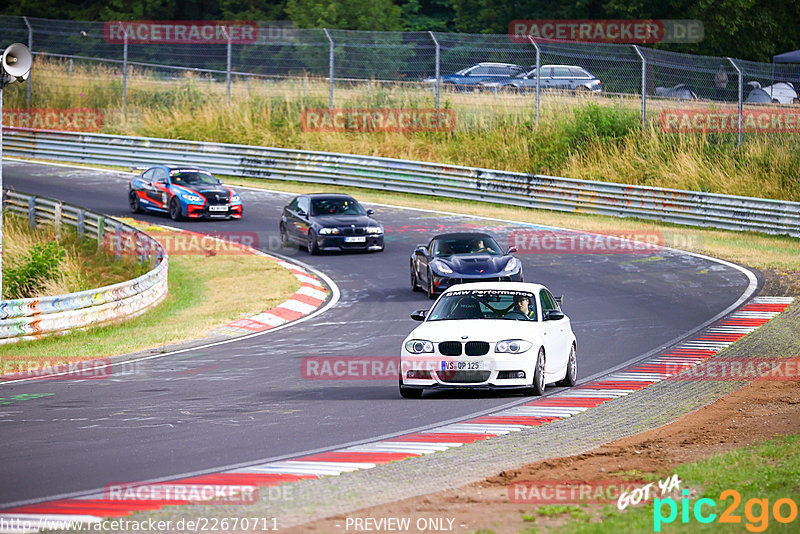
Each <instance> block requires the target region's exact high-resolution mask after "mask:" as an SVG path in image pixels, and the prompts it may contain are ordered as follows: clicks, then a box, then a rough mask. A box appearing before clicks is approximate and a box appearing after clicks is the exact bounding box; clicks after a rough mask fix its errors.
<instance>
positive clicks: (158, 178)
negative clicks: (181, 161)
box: [153, 167, 167, 182]
mask: <svg viewBox="0 0 800 534" xmlns="http://www.w3.org/2000/svg"><path fill="white" fill-rule="evenodd" d="M153 181H154V182H166V181H167V170H166V169H162V168H160V167H159V168H156V169H153Z"/></svg>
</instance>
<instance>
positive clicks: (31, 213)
mask: <svg viewBox="0 0 800 534" xmlns="http://www.w3.org/2000/svg"><path fill="white" fill-rule="evenodd" d="M28 226H30V227H31V228H36V197H31V198H29V199H28Z"/></svg>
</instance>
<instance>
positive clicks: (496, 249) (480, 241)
mask: <svg viewBox="0 0 800 534" xmlns="http://www.w3.org/2000/svg"><path fill="white" fill-rule="evenodd" d="M431 251H432V252H433V255H434V256H435V257H437V258H441V257H443V256H452V255H453V254H489V255H492V256H502V255H503V254H504V253H503V251H502V249H501V248H500V245H498V244H497V241H495V240H494V239H492V238H491V237H488V236H482V237H481V236H479V237H467V238H464V237H458V238H444V237H443V238H439V239H435V240H434V241H433V245H432V246H431Z"/></svg>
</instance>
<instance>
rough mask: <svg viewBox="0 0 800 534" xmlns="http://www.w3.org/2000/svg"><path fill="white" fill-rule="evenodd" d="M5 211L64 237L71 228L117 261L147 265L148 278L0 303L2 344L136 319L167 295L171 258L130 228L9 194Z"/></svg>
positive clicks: (63, 206)
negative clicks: (44, 225) (66, 227)
mask: <svg viewBox="0 0 800 534" xmlns="http://www.w3.org/2000/svg"><path fill="white" fill-rule="evenodd" d="M4 193H5V195H4V196H5V209H6V210H7V211H8V212H10V213H15V214H18V215H20V216H22V217H26V218H27V220H28V223H29V224H31V225H36V224H40V223H51V224H54V225H55V227H56V233H58V232H60V228H61V226H62V225H64V224H66V225H69V226H73V227H75V228H76V229H77V232H78V234H79V235H81V236H87V237H91V238H94V239H97V246H98V248H100V247H106V248H107V249H108V250H113V251H114V254H115V255H116V256H121V255H123V254H129V255H135V256H136V257H138V258H139V260H140V261H142V262H145V261H149V262H150V264H151V266H152V267H153V268H151V269H150V271H148V272H147V273H145V274H143V275H141V276H139V277H138V278H134V279H133V280H127V281H125V282H120V283H118V284H113V285H110V286H105V287H101V288H98V289H89V290H86V291H80V292H78V293H70V294H67V295H56V296H51V297H42V298H26V299H15V300H3V301H2V302H0V344H2V343H9V342H15V341H20V340H22V339H32V338H38V337H41V336H44V335H48V334H56V333H64V332H67V331H69V330H73V329H78V328H86V327H89V326H96V325H98V324H103V323H107V322H111V321H118V320H122V319H129V318H132V317H135V316H137V315H139V314H141V313H143V312H144V311H146V310H147V309H148V308H150V307H152V306H155V305H156V304H157V303H159V302H160V301H161V300H162V299H163V298H164V297H166V295H167V274H168V269H169V267H168V256H167V253H166V251H165V250H164V248H163V247H162V246H161V244H160V243H159V242H158V241H156V240H155V239H154V238H152V237H150V236H149V235H147V234H146V233H144V232H142V231H141V230H138V229H136V228H134V227H132V226H130V225H128V224H125V223H123V222H121V221H118V220H116V219H113V218H111V217H105V216H103V215H100V214H98V213H94V212H91V211H89V210H86V209H83V208H79V207H76V206H72V205H69V204H64V203H62V202H59V201H57V200H51V199H47V198H42V197H35V196H31V195H26V194H24V193H19V192H16V191H5V192H4Z"/></svg>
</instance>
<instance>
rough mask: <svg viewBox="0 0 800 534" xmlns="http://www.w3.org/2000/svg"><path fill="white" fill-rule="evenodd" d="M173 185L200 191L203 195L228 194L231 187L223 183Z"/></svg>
mask: <svg viewBox="0 0 800 534" xmlns="http://www.w3.org/2000/svg"><path fill="white" fill-rule="evenodd" d="M173 185H174V186H175V187H177V188H179V189H184V190H186V189H188V190H190V191H194V192H196V193H200V194H201V195H203V196H206V195H213V194H220V195H223V196H226V197H227V196H228V195H230V193H231V189H230V188H229V187H227V186H224V185H221V184H219V185H206V184H203V185H184V184H173Z"/></svg>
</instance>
